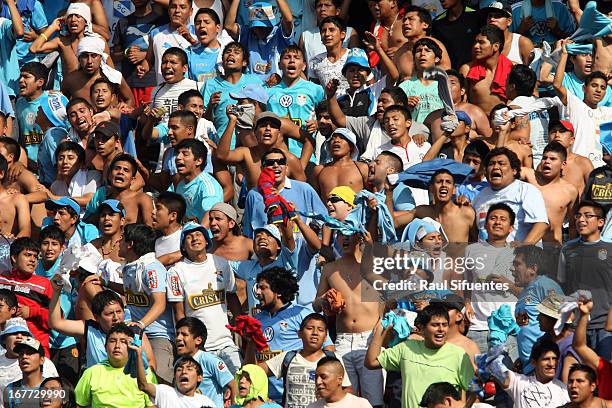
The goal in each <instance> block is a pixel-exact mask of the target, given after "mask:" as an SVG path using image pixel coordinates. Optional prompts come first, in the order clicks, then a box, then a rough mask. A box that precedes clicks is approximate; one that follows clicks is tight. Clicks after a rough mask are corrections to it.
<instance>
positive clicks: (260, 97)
mask: <svg viewBox="0 0 612 408" xmlns="http://www.w3.org/2000/svg"><path fill="white" fill-rule="evenodd" d="M230 96H231V97H232V98H234V99H236V100H238V99H252V100H254V101H257V102H260V103H268V98H269V96H268V93H267V92H266V90H265V89H264V87H263V86H261V85H260V84H248V85H245V87H244V88H242V89H241V90H239V91H236V92H230Z"/></svg>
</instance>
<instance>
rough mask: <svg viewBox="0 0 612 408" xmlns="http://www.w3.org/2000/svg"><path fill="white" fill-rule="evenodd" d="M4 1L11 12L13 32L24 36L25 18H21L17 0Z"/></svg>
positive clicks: (18, 36) (16, 35)
mask: <svg viewBox="0 0 612 408" xmlns="http://www.w3.org/2000/svg"><path fill="white" fill-rule="evenodd" d="M4 2H5V3H6V5H7V6H8V8H9V12H10V13H11V21H12V22H13V33H15V37H16V38H20V37H23V32H24V29H23V20H22V19H21V14H19V11H18V10H17V5H16V4H15V0H4Z"/></svg>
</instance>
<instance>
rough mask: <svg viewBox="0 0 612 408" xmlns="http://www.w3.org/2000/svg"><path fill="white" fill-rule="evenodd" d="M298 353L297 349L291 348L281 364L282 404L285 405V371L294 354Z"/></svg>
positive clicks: (287, 369)
mask: <svg viewBox="0 0 612 408" xmlns="http://www.w3.org/2000/svg"><path fill="white" fill-rule="evenodd" d="M297 353H298V350H291V351H288V352H287V354H285V358H283V364H282V365H281V378H282V379H283V403H282V406H283V407H284V406H285V402H286V401H287V372H288V371H289V365H290V364H291V362H292V361H293V359H294V358H295V355H296V354H297Z"/></svg>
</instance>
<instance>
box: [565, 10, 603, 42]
mask: <svg viewBox="0 0 612 408" xmlns="http://www.w3.org/2000/svg"><path fill="white" fill-rule="evenodd" d="M610 33H612V20H611V19H610V18H608V16H606V15H604V14H602V13H600V12H599V11H597V3H596V2H594V1H589V2H588V3H587V5H586V7H585V8H584V11H583V13H582V17H580V23H579V24H578V29H577V30H576V32H574V34H572V36H571V37H570V39H572V40H574V41H586V40H590V39H592V38H596V37H605V36H606V35H608V34H610Z"/></svg>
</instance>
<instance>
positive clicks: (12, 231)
mask: <svg viewBox="0 0 612 408" xmlns="http://www.w3.org/2000/svg"><path fill="white" fill-rule="evenodd" d="M7 173H8V162H7V161H6V159H5V158H4V156H3V155H0V208H1V209H2V210H1V211H0V235H2V236H4V237H15V238H19V237H29V236H30V232H31V225H30V222H31V221H30V206H29V204H28V200H26V198H25V196H24V195H23V194H19V193H17V194H10V193H9V192H8V191H7V190H6V189H5V188H4V185H3V182H4V179H5V178H6V176H7Z"/></svg>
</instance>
